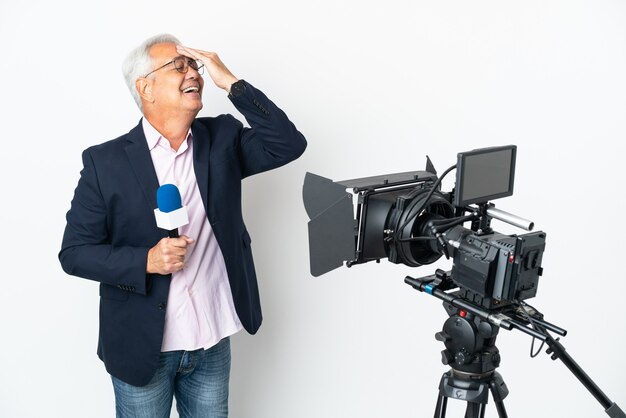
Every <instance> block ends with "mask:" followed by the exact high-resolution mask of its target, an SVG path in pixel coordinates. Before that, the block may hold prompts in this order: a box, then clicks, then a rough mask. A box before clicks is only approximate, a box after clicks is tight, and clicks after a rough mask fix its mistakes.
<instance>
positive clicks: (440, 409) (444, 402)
mask: <svg viewBox="0 0 626 418" xmlns="http://www.w3.org/2000/svg"><path fill="white" fill-rule="evenodd" d="M447 406H448V398H446V397H445V396H443V394H441V393H440V394H439V397H438V398H437V406H436V407H435V418H445V417H446V407H447Z"/></svg>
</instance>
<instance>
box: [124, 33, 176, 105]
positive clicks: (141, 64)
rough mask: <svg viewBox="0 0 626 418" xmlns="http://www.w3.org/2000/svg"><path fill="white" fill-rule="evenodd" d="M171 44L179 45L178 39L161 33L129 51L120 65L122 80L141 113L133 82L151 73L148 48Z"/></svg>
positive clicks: (150, 59) (137, 93) (137, 94)
mask: <svg viewBox="0 0 626 418" xmlns="http://www.w3.org/2000/svg"><path fill="white" fill-rule="evenodd" d="M163 43H171V44H176V45H181V43H180V41H179V40H178V38H176V37H175V36H173V35H170V34H167V33H162V34H160V35H156V36H153V37H151V38H149V39H146V40H145V41H143V43H142V44H141V45H139V46H138V47H137V48H135V49H133V50H132V51H130V53H129V54H128V55H127V56H126V59H125V60H124V62H123V64H122V73H123V74H124V80H126V85H127V86H128V89H129V90H130V94H131V95H132V96H133V99H135V102H136V103H137V106H139V110H141V112H142V113H143V107H142V106H141V96H140V95H139V92H138V91H137V87H136V86H135V82H136V81H137V79H138V78H141V77H143V76H145V75H146V74H148V73H149V72H150V71H152V66H153V65H154V63H153V62H152V58H151V57H150V48H151V47H152V46H153V45H156V44H163Z"/></svg>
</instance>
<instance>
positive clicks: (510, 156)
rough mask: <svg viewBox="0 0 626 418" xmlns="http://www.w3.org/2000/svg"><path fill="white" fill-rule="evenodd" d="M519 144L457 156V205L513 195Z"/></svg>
mask: <svg viewBox="0 0 626 418" xmlns="http://www.w3.org/2000/svg"><path fill="white" fill-rule="evenodd" d="M516 151H517V147H516V146H515V145H507V146H503V147H493V148H482V149H479V150H474V151H468V152H460V153H459V154H458V155H457V168H456V193H455V197H454V205H455V206H457V207H459V206H460V207H463V206H466V205H469V204H471V203H485V202H487V201H489V200H492V199H497V198H500V197H507V196H511V195H512V194H513V180H514V177H515V154H516Z"/></svg>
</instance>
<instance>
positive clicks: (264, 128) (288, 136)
mask: <svg viewBox="0 0 626 418" xmlns="http://www.w3.org/2000/svg"><path fill="white" fill-rule="evenodd" d="M245 83H246V88H245V90H244V92H243V93H242V94H241V95H240V96H238V97H232V96H230V95H229V98H230V100H231V102H232V103H233V104H234V105H235V107H236V108H237V110H239V111H240V112H241V114H242V115H243V116H244V117H245V118H246V120H247V121H248V124H249V125H250V128H246V127H244V126H243V124H242V123H241V122H239V121H238V120H237V119H235V118H234V117H233V116H231V115H229V116H230V117H231V118H232V119H233V121H235V123H236V124H237V125H238V128H239V131H240V138H239V156H240V160H241V164H242V178H245V177H248V176H251V175H253V174H257V173H261V172H263V171H267V170H271V169H273V168H277V167H280V166H282V165H285V164H287V163H288V162H290V161H293V160H295V159H296V158H298V157H299V156H300V155H302V153H303V152H304V150H305V149H306V145H307V143H306V139H305V138H304V136H303V135H302V134H301V133H300V132H299V131H298V130H297V129H296V127H295V126H294V124H293V123H292V122H291V121H290V120H289V118H287V115H286V114H285V112H283V111H282V110H280V109H279V108H278V107H277V106H276V105H275V104H274V103H273V102H272V101H271V100H270V99H268V98H267V96H265V94H263V92H261V91H260V90H258V89H256V88H254V86H252V85H251V84H250V83H248V82H245Z"/></svg>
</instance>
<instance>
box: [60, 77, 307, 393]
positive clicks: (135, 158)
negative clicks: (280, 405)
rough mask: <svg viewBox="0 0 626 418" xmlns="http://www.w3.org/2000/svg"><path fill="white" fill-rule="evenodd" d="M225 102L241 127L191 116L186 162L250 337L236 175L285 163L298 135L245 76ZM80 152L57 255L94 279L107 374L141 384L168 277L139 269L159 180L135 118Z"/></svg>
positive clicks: (252, 295)
mask: <svg viewBox="0 0 626 418" xmlns="http://www.w3.org/2000/svg"><path fill="white" fill-rule="evenodd" d="M231 101H232V103H233V104H234V105H235V107H236V108H237V110H239V111H240V112H241V113H242V114H243V115H244V116H245V118H246V120H247V121H248V123H249V124H250V127H251V128H246V127H244V126H243V124H242V123H241V122H239V121H238V120H237V119H235V118H234V117H233V116H231V115H220V116H217V117H214V118H197V119H196V120H195V121H194V122H193V123H192V125H191V131H192V134H193V141H194V146H193V154H194V155H193V165H194V172H195V174H196V179H197V182H198V187H199V189H200V194H201V195H202V202H203V203H204V206H205V209H206V214H207V217H208V220H209V222H210V224H211V227H212V228H213V231H214V233H215V237H216V239H217V242H218V244H219V246H220V249H221V250H222V254H223V255H224V261H225V263H226V270H227V272H228V279H229V281H230V287H231V290H232V295H233V299H234V303H235V309H236V311H237V315H238V316H239V319H240V321H241V323H242V325H243V326H244V328H245V329H246V330H247V331H248V332H249V333H251V334H254V333H255V332H256V331H257V330H258V328H259V326H260V325H261V321H262V316H261V305H260V301H259V292H258V285H257V279H256V274H255V270H254V263H253V260H252V253H251V249H250V235H248V231H247V230H246V227H245V225H244V222H243V218H242V214H241V180H242V179H243V178H245V177H248V176H250V175H253V174H257V173H261V172H263V171H267V170H271V169H273V168H276V167H280V166H282V165H284V164H286V163H288V162H290V161H293V160H295V159H296V158H298V157H299V156H300V155H301V154H302V153H303V152H304V149H305V148H306V140H305V139H304V136H303V135H302V134H301V133H300V132H298V130H297V129H296V127H295V126H294V125H293V123H291V122H290V121H289V119H288V118H287V116H286V115H285V113H283V111H282V110H280V109H279V108H278V107H276V105H274V103H272V102H271V101H270V100H269V99H268V98H267V97H266V96H265V95H264V94H263V93H262V92H261V91H259V90H257V89H255V88H254V87H253V86H252V85H250V84H249V83H247V84H246V89H245V91H244V92H243V94H241V95H240V96H239V97H236V98H231ZM82 157H83V166H84V168H83V170H82V171H81V173H80V180H79V181H78V186H77V187H76V190H75V192H74V198H73V200H72V204H71V208H70V210H69V212H68V213H67V226H66V228H65V233H64V235H63V243H62V247H61V251H60V253H59V260H60V261H61V265H62V267H63V270H65V272H66V273H68V274H71V275H74V276H79V277H83V278H86V279H91V280H96V281H98V282H100V332H99V341H98V356H99V357H100V359H102V361H103V362H104V364H105V366H106V369H107V371H108V372H109V373H110V374H111V375H113V376H115V377H117V378H119V379H121V380H123V381H125V382H127V383H130V384H132V385H135V386H143V385H146V384H147V383H148V382H149V381H150V380H151V379H152V377H153V375H154V373H155V371H156V369H157V366H158V362H159V354H160V350H161V343H162V339H163V327H164V321H165V309H166V306H167V297H168V292H169V285H170V279H171V275H166V276H162V275H158V274H147V273H146V262H147V254H148V250H149V249H150V248H152V247H153V246H154V245H155V244H156V243H157V242H158V241H159V240H160V239H161V238H163V237H166V236H167V231H165V230H163V229H159V228H158V227H157V225H156V221H155V218H154V209H155V208H156V207H157V203H156V190H157V188H158V187H159V183H158V180H157V176H156V172H155V170H154V166H153V164H152V159H151V157H150V151H149V150H148V144H147V142H146V138H145V136H144V134H143V128H142V125H141V123H139V125H137V126H136V127H135V128H134V129H132V130H131V131H130V132H128V133H127V134H125V135H122V136H121V137H119V138H117V139H114V140H112V141H109V142H105V143H103V144H100V145H96V146H93V147H91V148H88V149H86V150H85V151H84V152H83V156H82Z"/></svg>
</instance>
